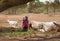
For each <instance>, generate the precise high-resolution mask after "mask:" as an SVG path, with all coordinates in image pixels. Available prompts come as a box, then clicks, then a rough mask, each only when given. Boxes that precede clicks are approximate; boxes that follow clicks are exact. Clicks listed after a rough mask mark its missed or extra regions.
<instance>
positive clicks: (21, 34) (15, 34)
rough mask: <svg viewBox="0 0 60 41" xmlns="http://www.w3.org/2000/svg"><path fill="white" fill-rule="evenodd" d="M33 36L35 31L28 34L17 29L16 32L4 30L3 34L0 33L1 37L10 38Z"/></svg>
mask: <svg viewBox="0 0 60 41" xmlns="http://www.w3.org/2000/svg"><path fill="white" fill-rule="evenodd" d="M31 34H33V30H28V31H27V32H22V30H21V29H19V28H17V29H15V31H13V32H11V31H9V30H7V29H4V31H3V32H1V33H0V36H8V37H24V36H28V35H31Z"/></svg>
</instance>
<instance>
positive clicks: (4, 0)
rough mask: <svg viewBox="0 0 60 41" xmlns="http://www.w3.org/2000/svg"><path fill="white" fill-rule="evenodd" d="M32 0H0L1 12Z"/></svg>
mask: <svg viewBox="0 0 60 41" xmlns="http://www.w3.org/2000/svg"><path fill="white" fill-rule="evenodd" d="M30 1H32V0H0V12H2V11H4V10H6V9H8V8H11V7H14V6H20V5H23V4H26V3H27V2H30Z"/></svg>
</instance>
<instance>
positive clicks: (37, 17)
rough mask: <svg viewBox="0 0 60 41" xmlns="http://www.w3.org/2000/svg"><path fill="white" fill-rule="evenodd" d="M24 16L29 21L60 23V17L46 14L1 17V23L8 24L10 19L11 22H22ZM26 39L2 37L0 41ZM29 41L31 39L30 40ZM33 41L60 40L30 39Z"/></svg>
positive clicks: (48, 40)
mask: <svg viewBox="0 0 60 41" xmlns="http://www.w3.org/2000/svg"><path fill="white" fill-rule="evenodd" d="M24 16H28V17H29V20H37V21H57V22H60V15H55V16H49V15H44V14H21V15H0V22H7V20H8V19H10V20H16V21H21V20H22V19H23V17H24ZM24 40H25V39H22V40H21V39H20V38H19V39H17V38H6V37H0V41H24ZM28 40H29V39H28ZM28 40H26V41H28ZM30 40H31V41H32V40H33V41H35V40H36V41H37V40H39V41H40V40H41V41H60V37H59V38H52V39H41V38H39V39H37V38H33V39H30Z"/></svg>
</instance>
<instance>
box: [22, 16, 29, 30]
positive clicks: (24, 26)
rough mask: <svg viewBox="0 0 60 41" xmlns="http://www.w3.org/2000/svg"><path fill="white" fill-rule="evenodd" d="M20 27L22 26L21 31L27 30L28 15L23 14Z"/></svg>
mask: <svg viewBox="0 0 60 41" xmlns="http://www.w3.org/2000/svg"><path fill="white" fill-rule="evenodd" d="M22 28H23V31H28V28H29V20H28V17H27V16H25V17H24V18H23V22H22Z"/></svg>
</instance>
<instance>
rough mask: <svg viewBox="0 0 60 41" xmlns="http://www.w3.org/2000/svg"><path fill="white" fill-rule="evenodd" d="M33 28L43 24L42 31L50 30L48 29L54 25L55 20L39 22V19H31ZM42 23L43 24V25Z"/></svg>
mask: <svg viewBox="0 0 60 41" xmlns="http://www.w3.org/2000/svg"><path fill="white" fill-rule="evenodd" d="M31 24H32V27H33V28H39V25H40V26H42V25H43V26H42V29H40V31H41V32H45V31H48V29H49V28H50V27H51V26H54V22H38V21H31ZM41 24H42V25H41Z"/></svg>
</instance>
